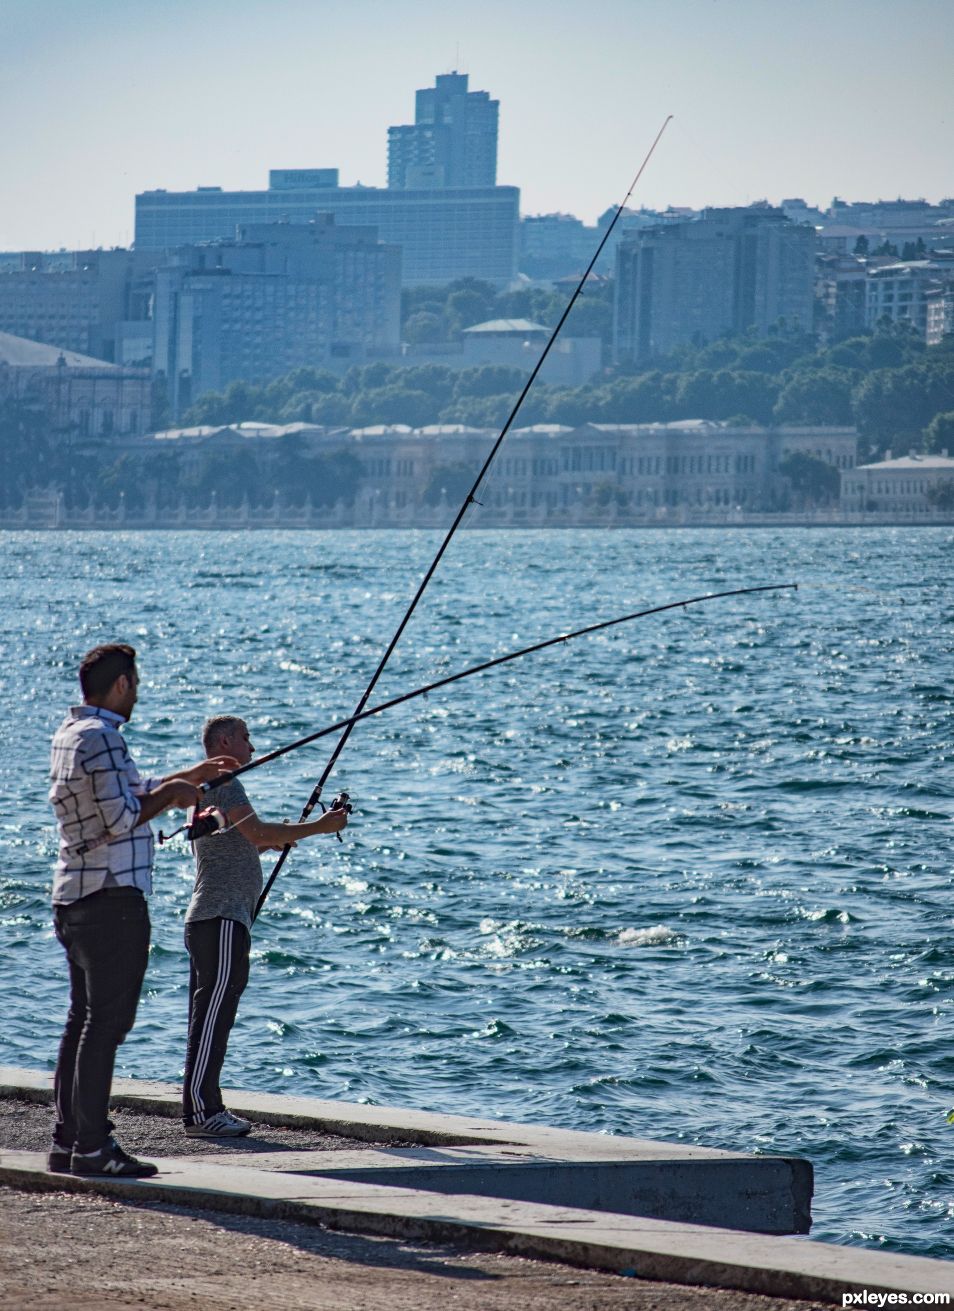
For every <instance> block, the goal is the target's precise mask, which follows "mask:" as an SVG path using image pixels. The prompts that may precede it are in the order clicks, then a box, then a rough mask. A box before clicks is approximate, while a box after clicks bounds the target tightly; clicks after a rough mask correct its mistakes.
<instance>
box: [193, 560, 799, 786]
mask: <svg viewBox="0 0 954 1311" xmlns="http://www.w3.org/2000/svg"><path fill="white" fill-rule="evenodd" d="M799 587H800V584H799V583H764V584H761V585H760V586H757V587H735V588H733V589H732V590H731V591H729V592H707V593H706V594H705V595H704V596H690V597H687V598H686V599H685V600H682V601H667V602H666V604H665V605H654V606H650V607H649V608H648V609H645V610H635V611H633V612H632V613H631V614H625V615H619V616H617V617H616V618H615V619H603V620H601V621H600V622H599V623H595V624H587V626H586V627H585V628H576V629H574V630H573V631H572V632H569V633H559V634H558V635H557V636H556V637H548V638H546V639H545V640H544V641H542V642H534V643H533V645H532V646H524V647H521V648H520V649H519V650H518V651H509V652H508V653H507V654H506V655H502V656H495V657H494V658H493V659H491V660H484V661H482V662H481V663H480V664H479V665H471V666H470V668H469V669H461V670H458V672H457V673H456V674H448V675H446V677H444V678H438V679H436V680H435V681H434V682H432V683H426V684H424V686H423V687H416V688H414V689H413V690H412V691H410V692H402V693H401V694H400V695H399V696H395V697H391V699H390V700H388V701H382V702H381V704H380V705H377V706H372V707H371V708H370V709H369V710H360V711H356V712H355V713H354V714H353V715H350V716H349V717H348V718H347V719H339V720H338V722H337V723H335V724H328V725H327V726H326V727H325V728H319V729H318V730H317V731H316V732H314V733H309V734H308V735H307V736H306V737H300V738H298V739H297V740H296V741H294V742H289V743H288V745H287V746H283V747H277V748H276V749H275V750H274V751H269V752H268V753H267V754H266V755H264V756H259V757H258V759H257V760H250V761H249V762H248V764H247V765H242V766H240V768H238V769H234V770H231V771H230V772H229V773H227V774H220V775H219V777H218V778H214V779H212V780H211V781H210V782H208V783H205V784H203V789H204V790H211V789H212V788H217V787H221V786H222V784H223V783H228V782H230V781H231V780H232V779H233V778H238V777H239V775H240V774H247V773H248V772H249V771H250V770H253V769H260V768H261V766H262V765H267V764H269V763H270V762H271V761H273V760H278V759H279V758H280V757H281V756H287V755H288V754H289V752H291V751H298V750H299V749H300V748H301V747H306V746H308V745H310V744H311V743H312V742H317V741H318V740H319V739H320V738H323V737H327V736H328V735H329V734H331V733H338V732H340V731H341V730H342V729H348V728H351V727H353V725H355V724H357V723H360V722H361V720H363V719H370V718H371V717H372V716H373V715H380V714H382V713H383V712H384V711H385V710H391V709H393V708H394V707H395V706H399V705H403V704H404V703H405V702H406V701H413V700H414V699H415V698H416V697H421V696H427V695H428V694H429V693H430V692H436V691H437V689H438V688H441V687H447V686H448V685H449V684H451V683H458V682H460V680H461V679H463V678H470V677H471V676H472V675H474V674H482V673H485V672H486V671H487V670H488V669H495V668H496V667H497V666H498V665H506V664H509V663H510V662H511V661H512V660H519V659H520V658H521V657H523V656H527V655H533V654H534V653H535V652H537V651H545V650H546V649H547V647H551V646H559V645H561V644H562V643H566V642H571V641H573V640H574V639H575V638H577V637H586V636H588V635H589V634H591V633H599V632H603V631H604V630H606V629H608V628H616V627H618V626H619V625H620V624H629V623H633V622H634V621H635V620H637V619H645V618H646V617H647V616H648V615H658V614H663V613H664V612H665V611H667V610H684V609H686V608H687V607H689V606H691V605H703V604H704V603H705V602H707V601H720V600H724V599H725V598H726V597H730V596H751V595H753V594H754V593H757V592H797V591H798V589H799Z"/></svg>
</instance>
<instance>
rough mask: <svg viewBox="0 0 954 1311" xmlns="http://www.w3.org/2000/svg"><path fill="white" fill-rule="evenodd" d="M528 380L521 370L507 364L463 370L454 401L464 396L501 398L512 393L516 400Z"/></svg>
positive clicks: (484, 365) (456, 386) (478, 366)
mask: <svg viewBox="0 0 954 1311" xmlns="http://www.w3.org/2000/svg"><path fill="white" fill-rule="evenodd" d="M526 380H527V375H526V373H524V372H523V371H522V370H521V369H512V368H510V367H509V366H508V365H505V364H481V365H477V366H476V367H474V368H472V369H461V371H460V373H458V375H457V378H456V381H455V383H454V400H460V399H461V398H462V397H464V396H499V395H501V394H502V393H503V392H512V393H513V399H514V400H516V399H517V397H518V396H519V394H520V388H521V387H522V386H523V385H524V383H525V382H526Z"/></svg>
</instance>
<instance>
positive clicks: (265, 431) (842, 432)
mask: <svg viewBox="0 0 954 1311" xmlns="http://www.w3.org/2000/svg"><path fill="white" fill-rule="evenodd" d="M289 436H295V437H296V439H298V440H299V441H300V442H303V443H305V445H306V447H307V448H309V449H310V450H311V451H312V453H313V454H325V455H331V454H335V453H338V452H341V451H346V452H348V453H349V454H353V455H354V456H356V457H357V459H358V461H359V462H360V464H361V468H362V477H361V482H360V485H359V488H358V493H357V500H356V502H355V504H354V506H352V507H349V508H348V510H347V518H346V521H347V522H354V523H356V524H381V525H385V524H397V525H400V524H405V523H408V524H412V523H414V522H417V521H418V519H419V518H420V517H421V515H422V513H423V514H424V516H425V517H426V515H427V512H428V511H429V510H433V509H434V508H435V507H438V506H440V505H441V504H444V503H445V502H446V503H449V504H452V503H454V502H455V501H456V500H457V499H458V498H459V495H460V494H461V491H460V485H461V481H462V479H465V480H467V483H468V485H469V483H470V481H471V480H472V478H473V477H474V476H475V475H476V473H477V470H478V469H479V468H480V465H481V464H482V463H483V461H484V459H485V458H486V456H487V454H488V452H489V451H490V448H491V447H492V445H493V443H494V440H495V439H496V436H497V432H496V430H495V429H488V428H470V427H466V426H464V425H461V424H435V425H430V426H426V427H422V428H411V427H408V426H406V425H404V424H380V425H375V426H373V427H367V428H359V429H350V430H349V429H344V428H339V429H325V428H320V427H316V426H312V425H308V424H304V423H295V424H289V425H270V424H252V423H248V424H235V425H228V426H222V427H219V428H215V427H203V428H189V429H175V430H171V431H167V432H163V433H156V434H154V435H153V436H151V437H147V438H143V439H141V441H140V442H139V443H137V450H139V451H155V450H156V449H157V448H158V447H159V446H160V445H161V447H162V449H164V450H165V451H168V452H173V451H175V452H177V453H178V455H179V457H180V459H181V460H182V461H183V470H184V472H185V473H186V474H188V471H189V469H190V468H193V467H194V469H195V470H198V468H199V462H200V461H201V460H202V459H203V458H204V457H205V456H206V455H207V454H208V453H210V452H211V451H213V450H214V451H215V452H216V453H217V454H220V455H222V456H232V455H234V454H236V453H237V452H239V451H241V450H243V449H244V450H246V451H249V453H251V450H252V449H253V448H254V453H255V455H256V458H257V459H258V461H259V464H260V467H261V468H262V469H263V470H264V472H263V477H264V478H265V480H266V482H267V477H268V474H267V469H268V462H269V459H270V458H271V454H275V455H277V454H278V450H279V444H280V442H281V440H282V439H283V438H285V437H289ZM857 445H858V435H857V432H856V430H855V429H854V428H834V427H814V428H799V427H782V428H775V429H769V428H743V427H733V426H732V425H730V424H727V423H717V422H714V421H710V420H705V419H696V420H688V421H682V422H677V423H658V424H651V423H649V424H602V423H587V424H581V425H579V426H577V427H567V426H563V425H560V424H535V425H533V426H531V427H527V428H514V429H512V430H511V431H510V433H509V435H508V438H507V443H506V445H505V447H504V448H503V449H502V451H501V452H500V454H499V455H498V457H497V459H496V460H495V462H494V464H493V466H492V468H491V471H490V473H489V475H488V478H487V481H486V483H485V485H484V488H483V490H482V492H481V495H480V502H481V506H482V509H481V512H480V516H479V521H480V523H481V524H483V525H485V526H493V525H495V524H500V523H514V524H519V523H526V524H528V525H530V524H540V523H544V522H545V523H548V524H552V525H559V523H560V522H561V521H563V522H572V521H573V519H574V516H577V515H581V514H582V515H587V514H589V513H591V512H593V511H595V510H602V511H609V512H611V513H612V514H618V515H619V516H620V517H621V518H623V519H626V520H632V521H635V522H640V521H642V522H649V521H652V522H657V521H667V520H671V521H675V522H679V521H681V520H691V518H692V517H693V515H695V514H699V515H704V514H706V513H710V512H713V511H715V512H717V513H731V512H735V511H742V512H752V513H757V512H761V511H771V510H773V509H779V508H782V507H783V506H784V505H785V504H786V503H787V491H788V488H787V480H786V479H785V478H784V476H783V474H782V473H781V472H780V465H782V464H783V462H784V461H785V459H786V458H787V457H788V456H789V455H792V454H795V453H796V452H800V453H802V454H805V455H811V456H814V457H815V458H816V459H819V460H823V461H824V462H825V463H826V464H829V465H831V466H832V467H834V468H837V469H839V470H842V471H848V470H850V469H851V468H853V467H854V465H855V463H856V454H857ZM342 513H344V511H342Z"/></svg>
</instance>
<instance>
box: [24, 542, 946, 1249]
mask: <svg viewBox="0 0 954 1311" xmlns="http://www.w3.org/2000/svg"><path fill="white" fill-rule="evenodd" d="M438 540H439V539H438V537H437V536H436V535H435V534H433V533H425V532H405V533H397V532H394V533H377V534H372V533H368V534H363V535H361V534H356V533H284V534H280V533H275V534H269V533H262V534H246V535H238V534H236V535H213V534H207V535H200V534H189V533H181V534H175V533H170V534H159V533H155V534H132V533H130V534H122V535H117V534H92V533H91V534H85V535H72V534H58V535H57V534H47V535H29V534H6V535H0V549H2V561H3V574H2V577H3V583H2V586H3V606H2V617H0V644H2V669H3V677H2V680H0V723H2V725H3V729H2V731H3V735H4V739H5V741H4V744H3V750H2V753H0V793H2V812H0V813H2V819H0V843H2V848H3V850H2V863H0V875H2V877H0V949H2V957H0V959H2V965H0V1008H2V1014H3V1015H4V1017H5V1022H4V1024H3V1026H2V1029H0V1062H3V1063H8V1064H16V1065H22V1066H30V1067H34V1068H40V1069H51V1068H52V1065H53V1061H54V1056H55V1048H56V1042H57V1038H58V1033H59V1029H60V1027H61V1025H62V1021H63V1017H64V1009H65V998H66V987H65V969H64V966H63V961H62V958H61V957H62V953H61V950H60V948H59V947H58V945H57V944H56V942H55V940H54V939H53V937H52V933H51V929H50V924H49V913H48V905H47V902H48V893H49V883H50V868H51V863H52V860H53V857H54V850H55V844H54V829H53V827H52V824H51V822H50V814H49V812H48V810H47V806H46V800H45V793H46V778H45V775H46V768H47V759H48V740H49V736H50V733H51V732H52V730H53V729H54V727H55V726H56V724H57V722H58V721H59V719H60V717H61V714H62V711H63V708H64V707H65V706H66V705H67V704H69V702H70V701H72V700H74V699H75V690H74V689H75V675H74V670H75V666H76V663H77V659H78V657H79V655H81V654H82V652H83V651H84V650H86V649H87V648H88V647H90V646H92V645H94V644H95V643H97V642H100V641H105V640H110V639H124V640H127V641H131V642H132V643H133V644H134V645H135V646H136V647H137V648H138V649H139V651H140V656H141V665H142V672H143V684H142V688H141V693H140V698H141V699H140V705H139V707H137V711H136V714H135V718H134V720H133V722H132V724H131V725H130V726H129V728H128V729H127V737H128V740H129V743H130V746H131V748H132V750H133V753H134V754H135V755H136V757H137V759H138V760H139V761H140V764H141V765H142V766H143V767H144V768H145V770H146V771H147V772H168V771H171V770H172V769H174V768H175V767H176V766H181V765H183V764H185V763H189V762H191V761H192V760H195V759H198V758H199V754H200V753H199V752H198V748H197V737H198V731H199V727H200V725H201V722H202V720H203V718H204V717H205V716H206V715H208V714H213V713H221V712H223V711H230V712H232V711H234V712H236V713H240V714H243V715H245V716H247V718H248V720H249V723H250V725H251V728H252V732H253V735H254V736H253V740H254V742H255V744H256V746H257V747H258V749H259V751H264V750H265V749H268V748H271V747H274V746H277V745H279V744H281V743H283V742H285V741H288V740H290V739H292V738H295V737H297V736H299V735H301V734H303V733H306V732H308V731H309V730H310V729H312V728H314V727H316V726H320V725H321V724H323V723H325V722H329V721H331V720H333V719H336V718H339V717H341V716H342V715H344V714H346V713H347V712H348V711H349V710H350V709H351V707H352V706H353V704H354V702H355V700H356V699H357V696H358V694H359V692H360V690H361V688H362V687H363V685H364V682H365V681H366V679H367V677H368V676H369V674H370V672H371V670H372V668H373V667H374V664H375V663H376V660H377V658H378V655H379V654H380V652H381V650H382V648H383V645H384V643H385V642H386V640H387V638H388V637H389V636H390V633H391V632H392V630H393V628H394V627H395V625H396V624H397V621H398V619H399V617H400V614H401V613H402V611H403V608H404V606H405V604H406V603H407V601H408V600H409V598H410V595H411V594H412V591H413V588H414V586H415V584H416V582H417V580H418V579H419V577H420V575H421V573H422V571H423V569H424V567H425V565H426V563H427V562H428V561H429V559H430V557H431V555H432V553H433V551H434V549H435V547H436V545H437V541H438ZM952 555H954V534H952V533H951V532H950V530H947V529H918V530H905V529H897V530H893V529H859V530H842V531H822V530H815V531H811V530H785V531H778V532H776V531H745V530H741V529H739V530H731V531H720V532H714V531H713V532H708V531H706V532H702V531H699V532H695V531H683V532H659V533H654V532H626V531H621V532H613V533H598V532H583V531H581V532H565V533H560V532H548V533H542V532H541V533H525V534H521V533H512V534H511V533H505V532H497V533H479V532H471V533H466V534H463V535H461V536H459V537H458V538H457V539H456V540H455V542H454V545H453V546H452V548H451V551H450V553H449V555H448V556H447V557H446V558H445V561H444V563H443V565H442V567H441V570H440V572H439V574H438V575H437V577H436V578H435V581H434V583H433V584H432V587H431V588H430V589H429V591H428V592H427V594H426V597H425V600H424V602H423V603H422V605H421V607H420V609H419V611H418V614H417V616H416V617H415V619H414V621H413V622H412V625H411V627H410V628H409V630H408V632H407V634H406V636H405V639H404V641H403V643H402V645H401V646H400V647H399V648H398V652H397V653H396V655H395V657H394V659H393V660H392V663H391V665H390V666H389V668H388V671H387V673H386V675H385V676H384V678H383V680H382V682H381V683H380V684H379V694H378V695H377V696H376V699H377V700H383V699H384V698H385V697H386V696H390V695H395V694H396V693H398V692H399V691H402V690H404V689H406V688H408V687H411V686H416V685H418V684H420V683H423V682H427V681H429V680H431V679H433V678H436V677H440V676H441V674H443V673H447V672H450V671H452V670H454V669H457V668H462V667H464V666H466V665H469V664H473V663H476V662H477V661H479V660H481V659H486V658H488V657H490V656H492V655H497V654H500V653H502V652H504V651H507V650H510V649H512V648H514V647H517V646H521V645H526V644H529V643H531V642H533V641H536V640H539V639H542V638H545V637H548V636H552V635H554V634H555V633H557V632H560V631H565V630H566V629H567V628H570V627H576V626H581V625H582V624H585V623H591V622H596V621H597V620H599V619H602V618H609V617H612V616H613V615H614V614H618V613H623V612H625V611H627V610H632V609H636V608H638V607H640V606H643V605H652V604H658V603H662V602H666V601H671V600H675V599H678V598H680V597H683V596H692V595H694V594H697V593H699V592H701V591H709V590H719V589H724V588H728V587H736V586H746V585H749V584H757V583H764V582H775V581H785V580H791V579H797V580H799V581H800V582H801V583H803V584H805V586H803V588H802V590H800V591H799V592H798V594H793V593H781V594H779V595H772V596H755V597H742V598H739V599H736V600H730V601H716V602H713V603H711V604H708V605H705V606H699V607H697V608H694V609H691V610H687V611H676V612H674V613H671V614H667V615H663V616H658V617H654V618H650V619H647V620H643V621H640V622H638V623H636V624H634V625H632V626H627V627H624V628H619V629H615V630H613V631H611V632H610V633H607V634H603V635H599V636H597V637H594V638H588V639H584V640H582V641H580V642H578V643H574V644H573V645H571V646H567V647H562V646H561V647H558V648H555V649H553V650H551V651H549V652H546V653H544V654H541V655H538V656H533V657H530V658H528V659H527V660H524V661H520V662H517V663H515V664H513V665H512V666H509V667H507V668H506V669H504V670H502V671H496V672H493V673H491V674H489V675H486V676H480V677H476V678H472V679H469V680H467V681H465V682H463V683H461V684H459V685H457V686H455V687H453V688H451V689H448V690H447V691H446V692H442V693H438V694H435V695H433V696H431V697H430V698H428V699H427V700H421V701H417V702H414V703H412V704H411V705H409V706H407V707H403V708H401V709H398V710H395V711H392V712H389V713H387V714H385V715H382V716H381V717H380V718H379V719H376V720H372V721H371V722H369V723H368V724H366V725H363V726H361V727H359V729H357V730H356V732H355V735H354V737H353V738H352V740H351V744H350V745H349V747H348V749H347V751H346V753H345V754H344V756H343V757H342V760H341V765H340V768H339V772H338V775H337V781H338V782H339V784H340V785H342V786H346V787H347V788H348V789H349V791H350V792H351V793H352V794H353V797H354V800H355V802H356V805H357V810H356V813H355V815H354V820H353V823H352V826H351V828H350V829H349V830H348V834H347V841H346V842H345V843H344V844H343V845H338V844H337V843H335V842H333V841H331V840H330V839H314V840H312V841H311V842H310V843H307V844H302V845H301V846H299V848H298V849H297V850H296V851H295V852H293V853H292V857H291V859H290V862H289V864H288V866H287V868H286V871H285V872H283V874H282V875H281V876H280V879H279V882H278V884H277V885H276V889H275V892H274V893H273V896H272V898H271V900H270V902H269V904H268V908H267V911H266V913H265V914H264V915H263V916H262V918H261V920H260V921H259V923H258V925H257V928H256V933H255V939H254V943H253V952H254V959H253V976H252V982H251V985H250V987H249V991H248V992H247V994H246V996H245V999H244V1001H243V1004H242V1009H241V1013H240V1017H239V1022H238V1026H237V1029H236V1032H235V1034H234V1036H233V1039H232V1046H231V1051H230V1055H229V1061H228V1064H227V1067H226V1079H227V1081H228V1082H229V1083H231V1084H232V1085H236V1086H241V1087H247V1088H255V1089H261V1090H266V1091H273V1092H295V1093H304V1094H311V1095H315V1096H322V1097H340V1098H347V1099H352V1100H361V1101H367V1102H372V1103H389V1104H393V1105H403V1106H416V1107H421V1108H426V1109H430V1110H445V1111H453V1112H461V1113H472V1114H479V1115H484V1116H500V1117H506V1118H509V1119H514V1120H528V1121H538V1122H544V1123H549V1124H558V1125H565V1126H569V1127H573V1128H577V1129H590V1130H600V1131H606V1132H609V1133H622V1134H633V1135H637V1136H644V1137H650V1138H663V1139H672V1140H675V1139H681V1140H683V1141H686V1142H693V1143H701V1144H705V1145H707V1146H712V1147H723V1148H730V1149H735V1150H740V1151H759V1152H770V1153H771V1152H782V1153H800V1154H804V1155H805V1156H808V1157H810V1158H811V1160H812V1161H813V1162H814V1164H815V1168H816V1188H817V1191H816V1199H815V1220H816V1223H815V1228H814V1230H813V1234H814V1236H815V1237H816V1238H822V1239H826V1240H829V1241H836V1242H844V1243H854V1244H860V1245H866V1246H882V1247H885V1248H888V1249H895V1250H901V1251H906V1252H915V1253H925V1254H933V1255H950V1253H951V1240H950V1233H951V1222H952V1218H954V1128H948V1127H947V1126H946V1125H945V1122H944V1112H945V1111H946V1109H947V1108H948V1106H949V1105H951V1104H952V1103H954V1086H952V1085H954V1048H952V1041H951V1018H952V1015H951V1012H952V995H954V952H952V947H954V941H952V930H951V913H952V893H951V875H952V865H954V860H952V833H954V830H952V826H951V819H950V816H951V813H952V806H951V782H952V775H951V767H952V754H954V753H952V747H951V730H952V696H954V693H952V684H951V675H952V671H954V660H952V647H954V596H952V593H951V589H950V576H951V563H952ZM808 584H820V586H808ZM323 748H324V749H323ZM326 758H327V744H319V745H318V746H316V747H314V748H310V749H307V750H304V751H300V752H297V753H295V754H293V755H291V756H290V757H288V758H287V759H286V760H283V761H280V762H276V763H275V764H273V765H270V766H267V767H265V768H264V769H262V770H261V771H260V772H258V773H253V774H252V775H250V777H249V779H248V780H247V784H248V788H249V792H250V794H251V796H252V800H253V802H254V804H255V805H256V806H257V807H258V809H259V811H260V812H261V813H263V814H266V815H269V816H274V817H277V816H280V815H289V816H293V817H294V816H295V815H297V812H298V810H299V809H300V807H301V805H302V803H303V802H304V800H305V798H306V796H307V795H308V792H309V791H310V788H311V786H312V784H313V782H314V779H315V777H316V776H317V774H318V773H319V772H320V770H321V767H322V765H323V764H324V762H325V759H326ZM189 891H190V859H189V855H188V852H187V850H186V849H184V848H182V847H179V846H178V845H177V844H176V845H174V846H173V847H167V848H164V849H163V850H162V851H161V852H160V854H159V856H158V860H157V871H156V892H155V895H154V897H153V902H152V916H153V924H154V935H153V948H152V958H151V965H150V971H149V975H148V978H147V985H146V991H145V993H144V996H143V1001H142V1005H141V1007H140V1012H139V1019H138V1021H137V1024H136V1028H135V1030H134V1031H133V1033H132V1035H131V1036H130V1038H129V1039H128V1041H127V1042H126V1044H125V1046H124V1047H123V1048H122V1049H121V1050H120V1054H119V1055H120V1060H119V1064H118V1067H117V1068H118V1072H119V1073H121V1074H125V1075H132V1076H146V1077H153V1078H160V1079H169V1080H174V1079H176V1078H177V1077H178V1075H179V1073H180V1071H181V1068H182V1055H183V1040H184V1023H185V1013H186V968H185V957H184V952H183V947H182V917H183V913H184V910H185V906H186V904H187V901H188V896H189Z"/></svg>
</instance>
